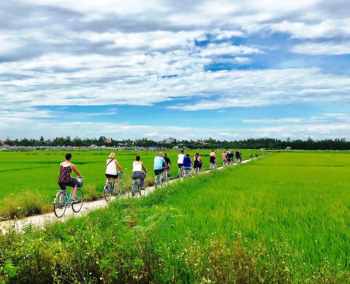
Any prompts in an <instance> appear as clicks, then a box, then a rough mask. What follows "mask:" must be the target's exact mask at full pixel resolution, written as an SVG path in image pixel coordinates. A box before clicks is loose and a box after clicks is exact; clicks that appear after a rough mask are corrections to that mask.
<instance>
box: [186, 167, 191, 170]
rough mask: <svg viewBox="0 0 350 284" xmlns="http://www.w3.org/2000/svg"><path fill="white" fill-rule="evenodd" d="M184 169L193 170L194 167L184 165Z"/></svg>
mask: <svg viewBox="0 0 350 284" xmlns="http://www.w3.org/2000/svg"><path fill="white" fill-rule="evenodd" d="M184 170H192V167H184Z"/></svg>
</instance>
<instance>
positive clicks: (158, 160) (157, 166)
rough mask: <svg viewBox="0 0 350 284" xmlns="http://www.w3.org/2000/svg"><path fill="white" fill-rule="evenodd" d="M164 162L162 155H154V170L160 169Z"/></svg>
mask: <svg viewBox="0 0 350 284" xmlns="http://www.w3.org/2000/svg"><path fill="white" fill-rule="evenodd" d="M164 163H165V160H164V158H162V157H159V156H157V157H155V158H154V169H155V170H161V169H162V168H163V164H164Z"/></svg>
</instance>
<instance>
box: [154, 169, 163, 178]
mask: <svg viewBox="0 0 350 284" xmlns="http://www.w3.org/2000/svg"><path fill="white" fill-rule="evenodd" d="M164 170H165V169H164V168H162V169H158V170H154V174H155V175H156V176H158V175H160V174H161V173H162V172H164Z"/></svg>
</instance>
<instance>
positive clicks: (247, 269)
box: [0, 153, 350, 283]
mask: <svg viewBox="0 0 350 284" xmlns="http://www.w3.org/2000/svg"><path fill="white" fill-rule="evenodd" d="M349 171H350V162H349V155H348V154H334V153H328V154H322V155H320V154H317V153H312V154H308V153H299V154H296V153H282V154H275V155H272V156H269V157H263V158H261V159H259V160H255V161H252V162H250V163H248V164H245V165H239V166H236V167H230V168H226V169H223V170H220V171H213V172H210V173H207V174H203V175H200V176H197V177H195V178H193V179H187V180H185V181H183V182H182V181H177V182H175V183H173V184H171V185H168V186H167V187H165V188H163V189H159V190H157V191H155V192H154V193H153V194H152V195H149V196H147V197H143V198H140V199H126V200H125V199H124V200H117V201H116V202H113V203H111V204H110V206H109V207H108V208H107V209H103V210H98V211H94V212H91V213H90V214H89V215H88V216H86V217H82V218H78V219H71V220H69V221H68V222H66V223H56V224H49V225H48V226H47V227H46V229H45V230H37V229H33V228H28V230H27V232H26V233H25V234H21V235H17V234H15V233H11V234H9V235H6V236H3V237H1V238H0V267H1V269H0V281H3V283H48V282H50V283H51V282H54V283H74V282H75V281H77V282H76V283H350V274H349V255H348V252H349V251H350V250H349V244H348V240H349V237H350V230H349V229H350V221H349V213H350V211H349V210H350V197H349V195H348V184H349V181H350V175H349ZM6 275H8V276H6Z"/></svg>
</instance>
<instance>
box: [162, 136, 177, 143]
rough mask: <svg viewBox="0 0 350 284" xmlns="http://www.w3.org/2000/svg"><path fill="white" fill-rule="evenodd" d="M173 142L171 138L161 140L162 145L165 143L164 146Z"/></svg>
mask: <svg viewBox="0 0 350 284" xmlns="http://www.w3.org/2000/svg"><path fill="white" fill-rule="evenodd" d="M173 142H175V139H174V138H171V137H169V138H166V139H164V140H163V143H166V144H170V143H173Z"/></svg>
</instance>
